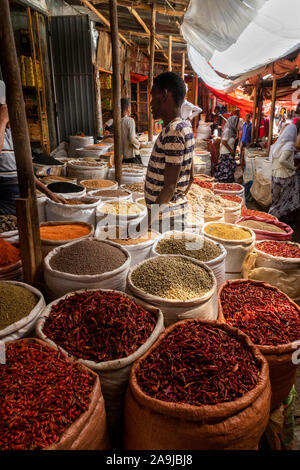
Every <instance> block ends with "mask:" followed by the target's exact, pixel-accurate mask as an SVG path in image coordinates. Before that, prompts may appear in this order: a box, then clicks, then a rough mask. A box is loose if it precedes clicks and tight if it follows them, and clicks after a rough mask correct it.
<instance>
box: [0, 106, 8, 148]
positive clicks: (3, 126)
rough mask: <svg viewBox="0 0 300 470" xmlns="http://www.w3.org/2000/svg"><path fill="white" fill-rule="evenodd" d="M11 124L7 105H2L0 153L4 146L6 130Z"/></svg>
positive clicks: (0, 109) (0, 107)
mask: <svg viewBox="0 0 300 470" xmlns="http://www.w3.org/2000/svg"><path fill="white" fill-rule="evenodd" d="M8 122H9V116H8V109H7V105H6V104H2V105H0V152H2V149H3V145H4V135H5V129H6V126H7V124H8Z"/></svg>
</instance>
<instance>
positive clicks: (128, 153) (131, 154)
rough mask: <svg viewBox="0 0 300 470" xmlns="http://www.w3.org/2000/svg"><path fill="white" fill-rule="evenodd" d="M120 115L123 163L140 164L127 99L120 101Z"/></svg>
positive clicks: (137, 145)
mask: <svg viewBox="0 0 300 470" xmlns="http://www.w3.org/2000/svg"><path fill="white" fill-rule="evenodd" d="M121 113H122V119H121V136H122V139H121V140H122V154H123V162H124V163H138V164H141V163H142V162H141V159H140V157H138V156H137V154H138V151H139V148H140V143H139V141H138V139H137V136H136V130H135V122H134V119H133V118H132V117H130V103H129V100H128V99H127V98H122V99H121Z"/></svg>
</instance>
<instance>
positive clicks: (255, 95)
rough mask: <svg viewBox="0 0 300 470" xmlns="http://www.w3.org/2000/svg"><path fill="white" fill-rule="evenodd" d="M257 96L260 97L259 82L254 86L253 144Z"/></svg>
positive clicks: (252, 139) (252, 140)
mask: <svg viewBox="0 0 300 470" xmlns="http://www.w3.org/2000/svg"><path fill="white" fill-rule="evenodd" d="M257 97H258V84H256V85H255V88H254V100H253V114H252V127H251V144H253V142H254V132H255V119H256V108H257Z"/></svg>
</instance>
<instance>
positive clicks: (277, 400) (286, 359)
mask: <svg viewBox="0 0 300 470" xmlns="http://www.w3.org/2000/svg"><path fill="white" fill-rule="evenodd" d="M241 282H245V280H244V279H240V280H239V279H238V280H235V281H226V282H225V284H223V286H222V287H221V288H220V290H219V293H218V303H219V316H218V321H219V322H224V323H225V318H224V315H223V310H222V305H221V301H220V298H221V294H222V291H223V289H224V288H225V287H226V286H228V285H231V284H234V285H238V284H240V283H241ZM251 282H252V283H254V284H257V285H260V286H265V287H269V288H271V289H273V290H274V291H276V292H281V291H279V289H277V288H276V287H274V286H271V285H270V284H267V283H266V282H261V281H253V280H251ZM281 293H282V294H283V295H284V296H285V297H286V298H287V299H288V300H289V302H291V304H292V305H294V307H296V309H297V310H298V312H299V315H300V308H299V306H298V305H297V304H295V302H293V301H292V300H291V299H290V298H289V297H288V296H287V295H286V294H284V293H283V292H281ZM299 340H300V338H299ZM257 346H258V348H259V350H260V352H261V353H262V354H263V355H264V357H265V358H266V359H267V361H268V363H269V369H270V381H271V389H272V400H271V410H274V409H276V408H279V406H280V405H281V403H282V402H283V400H284V399H285V398H286V397H287V396H288V394H289V392H290V390H291V388H292V386H293V385H294V383H295V380H296V374H297V367H298V365H297V364H293V362H292V355H293V353H294V352H295V350H296V348H295V344H294V343H288V344H282V345H279V346H260V345H257ZM298 347H299V346H298Z"/></svg>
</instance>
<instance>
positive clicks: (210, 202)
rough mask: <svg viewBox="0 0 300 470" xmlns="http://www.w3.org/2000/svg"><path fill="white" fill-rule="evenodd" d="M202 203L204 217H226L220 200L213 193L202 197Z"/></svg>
mask: <svg viewBox="0 0 300 470" xmlns="http://www.w3.org/2000/svg"><path fill="white" fill-rule="evenodd" d="M201 203H202V205H203V208H204V217H222V216H223V215H224V209H223V206H222V204H221V202H220V198H218V196H215V195H214V194H213V193H211V194H205V195H204V196H201Z"/></svg>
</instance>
